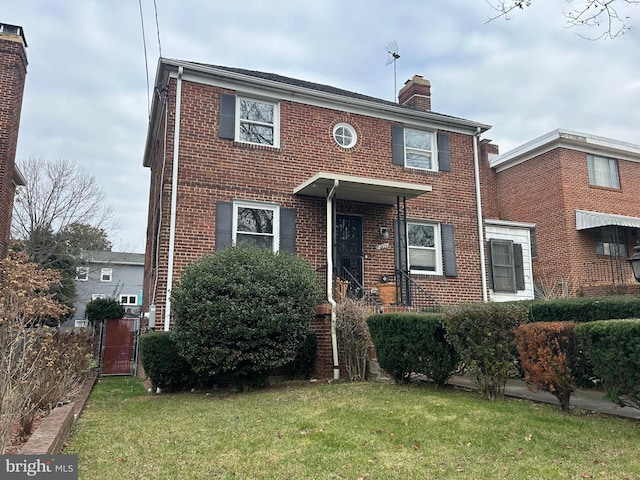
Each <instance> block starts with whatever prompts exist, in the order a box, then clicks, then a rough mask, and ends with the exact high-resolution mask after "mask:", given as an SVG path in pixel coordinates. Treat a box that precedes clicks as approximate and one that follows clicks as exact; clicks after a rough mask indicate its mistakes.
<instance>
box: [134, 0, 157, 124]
mask: <svg viewBox="0 0 640 480" xmlns="http://www.w3.org/2000/svg"><path fill="white" fill-rule="evenodd" d="M154 4H155V0H154ZM138 5H139V7H140V24H141V26H142V46H143V49H144V68H145V71H146V74H147V115H148V117H149V118H151V97H150V95H149V62H148V60H147V39H146V37H145V34H144V16H143V15H142V0H138Z"/></svg>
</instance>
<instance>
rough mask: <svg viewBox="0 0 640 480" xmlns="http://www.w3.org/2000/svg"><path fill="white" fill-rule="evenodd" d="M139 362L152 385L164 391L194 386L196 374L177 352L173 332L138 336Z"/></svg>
mask: <svg viewBox="0 0 640 480" xmlns="http://www.w3.org/2000/svg"><path fill="white" fill-rule="evenodd" d="M138 346H139V348H140V363H142V368H144V372H145V374H146V375H147V376H148V377H149V379H150V380H151V383H152V384H153V386H154V387H158V388H160V389H162V390H166V391H179V390H186V389H189V388H192V387H194V386H196V384H197V380H196V375H195V373H194V372H193V369H192V368H191V365H190V364H189V362H188V361H187V360H186V359H185V358H184V357H183V356H182V355H180V353H179V352H178V350H177V348H176V343H175V339H174V338H173V332H154V333H147V334H144V335H142V336H141V337H140V340H139V343H138Z"/></svg>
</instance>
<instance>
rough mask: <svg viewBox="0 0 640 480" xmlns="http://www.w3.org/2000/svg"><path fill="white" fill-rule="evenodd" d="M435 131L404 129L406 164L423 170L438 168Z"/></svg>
mask: <svg viewBox="0 0 640 480" xmlns="http://www.w3.org/2000/svg"><path fill="white" fill-rule="evenodd" d="M435 146H436V136H435V133H434V132H427V131H423V130H411V129H408V128H405V129H404V164H405V166H406V167H410V168H419V169H421V170H431V171H435V170H438V165H437V160H436V154H435V152H436V148H435Z"/></svg>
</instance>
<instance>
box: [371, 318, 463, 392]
mask: <svg viewBox="0 0 640 480" xmlns="http://www.w3.org/2000/svg"><path fill="white" fill-rule="evenodd" d="M367 324H368V325H369V331H370V332H371V339H372V341H373V345H374V346H375V349H376V356H377V357H378V363H379V364H380V367H381V368H382V369H383V370H385V371H386V372H387V373H388V374H389V375H391V376H392V377H393V379H394V380H395V381H396V382H399V383H403V382H407V381H409V380H410V379H411V376H412V374H422V375H424V376H425V377H426V378H427V379H429V380H431V381H433V383H434V384H435V385H436V386H440V385H444V384H445V383H446V382H447V380H448V379H449V377H451V376H452V375H453V374H454V373H455V371H456V369H457V365H458V355H457V353H456V351H455V349H454V348H453V347H452V346H451V345H450V344H449V342H448V341H447V339H446V338H445V330H444V325H443V323H442V315H440V314H434V313H385V314H379V315H372V316H370V317H369V318H368V320H367Z"/></svg>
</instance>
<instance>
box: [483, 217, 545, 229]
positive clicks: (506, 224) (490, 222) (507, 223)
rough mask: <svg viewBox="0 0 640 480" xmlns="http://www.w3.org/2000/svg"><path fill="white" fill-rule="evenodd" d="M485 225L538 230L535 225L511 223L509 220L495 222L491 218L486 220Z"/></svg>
mask: <svg viewBox="0 0 640 480" xmlns="http://www.w3.org/2000/svg"><path fill="white" fill-rule="evenodd" d="M484 223H485V225H495V226H499V227H515V228H536V224H535V223H525V222H510V221H508V220H494V219H491V218H485V219H484Z"/></svg>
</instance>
